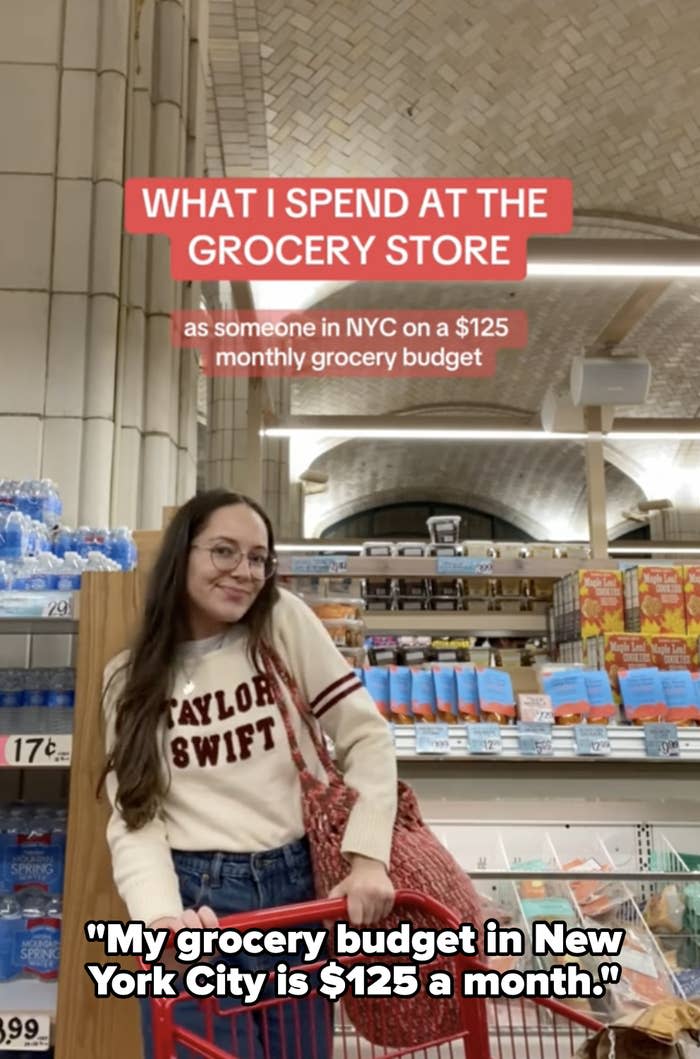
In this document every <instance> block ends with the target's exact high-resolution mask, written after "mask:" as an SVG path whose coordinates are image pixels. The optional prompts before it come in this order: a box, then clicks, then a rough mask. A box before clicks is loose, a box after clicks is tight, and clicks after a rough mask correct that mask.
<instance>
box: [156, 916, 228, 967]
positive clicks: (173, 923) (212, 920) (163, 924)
mask: <svg viewBox="0 0 700 1059" xmlns="http://www.w3.org/2000/svg"><path fill="white" fill-rule="evenodd" d="M218 926H219V920H218V917H217V915H216V913H215V912H213V911H212V909H211V908H209V906H208V905H202V907H201V908H198V909H195V908H186V909H185V910H184V912H183V913H182V915H180V916H163V917H162V918H161V919H154V920H153V922H152V923H151V924H150V927H151V930H169V931H170V937H169V939H168V945H167V948H166V949H165V950H164V952H163V959H162V961H161V962H162V963H163V964H164V966H166V967H167V968H168V969H169V970H171V971H177V970H179V969H180V968H181V967H182V966H183V965H182V964H181V963H180V961H179V960H177V959H176V957H175V950H174V948H173V945H174V939H175V935H176V934H177V932H178V931H179V930H202V929H210V930H216V929H217V928H218Z"/></svg>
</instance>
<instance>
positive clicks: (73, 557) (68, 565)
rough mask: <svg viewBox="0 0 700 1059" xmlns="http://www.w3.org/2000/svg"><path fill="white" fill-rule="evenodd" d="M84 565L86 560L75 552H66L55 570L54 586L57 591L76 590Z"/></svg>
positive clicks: (78, 586)
mask: <svg viewBox="0 0 700 1059" xmlns="http://www.w3.org/2000/svg"><path fill="white" fill-rule="evenodd" d="M59 562H60V560H59ZM85 565H86V560H85V559H81V557H80V556H79V555H78V553H77V552H72V551H68V552H66V553H65V555H64V556H63V561H62V562H60V566H59V567H58V568H57V571H56V588H57V589H58V591H59V592H77V591H78V590H79V588H80V582H81V579H82V575H83V570H84V569H85Z"/></svg>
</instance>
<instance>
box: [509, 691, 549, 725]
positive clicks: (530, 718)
mask: <svg viewBox="0 0 700 1059" xmlns="http://www.w3.org/2000/svg"><path fill="white" fill-rule="evenodd" d="M518 711H519V714H520V717H521V719H522V720H523V721H525V722H526V723H530V724H553V723H554V714H553V713H552V700H551V698H550V697H549V695H532V694H530V693H529V692H528V693H527V694H525V695H518Z"/></svg>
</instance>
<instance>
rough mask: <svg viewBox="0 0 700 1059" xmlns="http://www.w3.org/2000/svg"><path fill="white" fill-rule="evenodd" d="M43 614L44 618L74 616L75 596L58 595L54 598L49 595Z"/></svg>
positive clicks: (45, 601)
mask: <svg viewBox="0 0 700 1059" xmlns="http://www.w3.org/2000/svg"><path fill="white" fill-rule="evenodd" d="M41 616H42V618H72V617H73V597H72V596H56V597H55V598H53V599H52V598H51V597H50V596H47V597H46V598H45V600H44V605H43V608H42V611H41Z"/></svg>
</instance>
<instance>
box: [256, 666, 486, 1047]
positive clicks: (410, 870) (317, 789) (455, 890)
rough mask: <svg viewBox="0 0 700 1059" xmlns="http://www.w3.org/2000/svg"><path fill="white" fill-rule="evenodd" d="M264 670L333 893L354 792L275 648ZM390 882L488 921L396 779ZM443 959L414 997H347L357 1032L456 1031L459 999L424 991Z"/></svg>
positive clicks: (417, 924) (419, 918)
mask: <svg viewBox="0 0 700 1059" xmlns="http://www.w3.org/2000/svg"><path fill="white" fill-rule="evenodd" d="M263 659H264V664H265V669H266V672H267V675H268V678H269V679H270V681H271V683H272V687H273V688H274V691H275V699H276V702H277V706H278V708H279V711H280V715H281V718H282V721H283V723H284V726H285V729H286V732H287V738H288V739H289V745H290V749H291V753H292V758H293V760H294V764H295V765H296V767H297V770H298V772H299V778H300V781H301V790H302V809H303V816H304V824H305V828H306V834H307V837H308V840H309V846H310V851H311V859H312V863H313V872H314V882H315V887H316V895H317V897H319V898H324V897H327V895H328V893H329V892H330V891H331V890H332V889H333V887H334V886H336V885H337V884H338V883H339V882H341V881H342V880H343V879H344V878H345V877H346V875H347V874H348V862H347V861H346V859H345V857H344V856H343V854H342V853H341V851H340V848H341V844H342V841H343V836H344V833H345V827H346V824H347V821H348V817H349V815H350V812H351V810H352V807H353V805H354V804H355V801H356V799H357V792H356V791H354V790H352V789H351V788H350V787H347V786H346V785H345V783H344V782H343V778H342V776H341V774H340V772H339V771H338V769H337V767H336V765H335V764H334V762H333V760H332V758H331V756H330V754H329V752H328V748H327V747H326V744H325V741H324V740H323V737H322V735H321V734H320V732H319V729H318V728H317V722H316V720H315V718H313V716H312V715H311V712H310V710H309V708H308V705H307V704H305V702H304V698H303V695H302V694H301V691H300V689H299V687H298V685H297V683H296V681H295V680H294V678H293V677H292V676H291V674H290V673H289V671H288V670H287V668H286V667H285V665H284V663H283V662H282V660H281V659H280V658H279V656H278V655H277V654H276V653H275V652H274V651H272V650H271V649H270V648H265V650H264V652H263ZM285 689H286V691H287V693H288V694H289V696H290V698H291V700H292V702H293V704H294V706H295V707H296V709H297V710H298V711H299V713H300V714H301V716H302V718H303V719H304V721H305V722H306V723H307V725H308V728H309V731H310V733H311V736H312V738H313V741H314V746H315V748H316V752H317V754H318V757H319V759H320V761H321V763H322V765H323V767H324V769H325V771H326V775H327V782H325V783H324V782H323V781H322V780H319V779H317V778H316V777H315V776H314V775H313V774H312V773H311V772H310V770H309V768H308V767H307V764H306V762H305V760H304V758H303V755H302V753H301V750H300V748H299V744H298V741H297V739H296V737H295V735H294V731H293V728H292V724H291V720H290V716H289V711H288V706H287V702H286V696H285V694H284V690H285ZM389 875H390V878H391V881H392V883H393V885H394V887H395V889H397V890H414V891H418V892H420V893H423V894H427V895H428V896H430V897H433V898H435V899H436V900H437V901H440V902H441V903H442V904H445V905H447V906H449V907H450V909H451V910H452V912H453V913H454V915H455V916H457V917H458V918H459V920H460V922H462V923H471V924H473V925H474V926H475V927H476V928H477V929H478V930H479V932H480V936H481V930H482V926H483V917H482V914H481V911H480V902H479V897H478V894H477V893H476V890H475V889H474V886H473V884H472V882H471V880H470V879H469V876H468V875H467V874H466V873H465V872H464V871H463V870H462V868H460V866H459V864H458V863H457V862H456V861H455V859H454V857H452V855H451V854H450V853H449V852H448V851H447V850H446V849H445V847H444V846H443V845H442V843H441V842H440V841H439V839H438V838H437V837H436V836H435V835H434V834H433V833H432V831H431V830H430V828H428V827H427V826H426V824H425V823H424V821H423V818H422V816H421V812H420V809H419V807H418V802H417V799H416V797H415V794H414V793H413V791H412V790H411V788H410V787H409V786H408V785H407V784H405V783H403V782H402V781H399V784H398V809H397V814H396V821H395V824H394V833H393V839H392V847H391V862H390V866H389ZM410 918H411V924H412V926H413V927H414V928H415V929H428V930H441V929H443V927H444V924H443V923H441V922H438V921H437V920H436V919H434V918H433V917H432V916H431V915H430V914H427V913H422V912H420V913H418V912H414V913H413V914H412V915H411V917H410ZM406 919H407V916H406V914H404V915H400V914H399V911H398V910H395V911H393V912H392V913H391V915H390V916H388V917H387V918H386V919H384V920H382V922H381V923H378V924H375V925H374V926H376V927H377V928H379V929H384V930H391V929H393V928H395V927H398V926H399V925H400V923H401V922H402V921H405V920H406ZM380 959H381V963H383V964H385V965H386V964H389V963H392V962H396V963H401V962H405V959H406V958H405V957H403V958H396V959H392V958H391V957H388V956H382V957H381V958H380ZM450 966H451V964H450V961H449V960H448V959H444V958H443V960H442V961H435V962H433V963H431V964H430V966H429V968H428V969H425V970H422V971H421V979H422V981H421V990H420V992H419V993H418V994H417V995H416V996H415V997H410V998H407V997H401V998H399V997H386V998H384V997H381V998H380V997H353V996H350V995H347V996H346V997H344V998H343V1006H344V1010H345V1013H346V1015H347V1017H348V1019H349V1020H350V1021H351V1022H352V1023H353V1025H354V1026H355V1029H356V1030H357V1032H358V1033H359V1034H360V1035H361V1036H362V1037H364V1038H365V1039H366V1040H368V1041H369V1042H370V1043H372V1044H377V1045H381V1046H383V1047H391V1048H411V1047H416V1046H419V1045H421V1044H425V1043H427V1042H429V1041H431V1040H432V1041H434V1040H437V1039H439V1038H442V1037H447V1036H448V1035H452V1034H455V1035H456V1034H457V1033H458V1032H459V1011H458V1006H457V1003H458V1002H457V1000H456V998H447V997H444V998H443V997H441V998H439V999H438V998H434V997H430V996H429V995H428V994H427V993H426V992H425V982H426V980H427V974H428V970H430V971H434V970H439V969H443V970H449V969H450Z"/></svg>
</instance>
